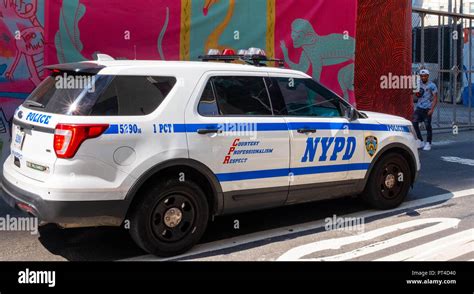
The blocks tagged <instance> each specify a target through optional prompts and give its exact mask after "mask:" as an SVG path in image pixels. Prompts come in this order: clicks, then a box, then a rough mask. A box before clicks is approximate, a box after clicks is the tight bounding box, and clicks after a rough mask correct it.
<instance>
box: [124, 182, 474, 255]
mask: <svg viewBox="0 0 474 294" xmlns="http://www.w3.org/2000/svg"><path fill="white" fill-rule="evenodd" d="M473 195H474V189H466V190H461V191H456V192H449V193H445V194H440V195H436V196H432V197H427V198H422V199H415V200H411V201H407V202H405V203H403V204H402V205H401V206H400V207H398V208H395V209H392V210H388V211H379V210H366V211H361V212H356V213H351V214H347V215H342V216H341V217H345V218H354V217H355V218H360V217H363V218H369V217H374V216H380V215H384V214H387V213H393V212H397V211H403V210H404V209H408V208H416V207H420V206H425V205H429V204H433V203H438V202H443V201H450V200H452V199H459V198H464V197H472V196H473ZM444 204H445V203H444ZM431 208H432V207H431ZM324 226H325V221H324V220H323V219H322V220H317V221H312V222H308V223H303V224H299V225H292V226H287V227H281V228H277V229H271V230H267V231H259V232H255V233H251V234H247V235H241V236H237V237H232V238H229V239H224V240H219V241H214V242H210V243H204V244H199V245H197V246H195V247H194V248H193V249H191V250H190V251H189V252H187V253H185V254H182V255H180V256H175V257H169V258H160V257H156V256H153V255H142V256H136V257H131V258H127V259H122V261H166V260H175V259H182V258H186V257H189V256H193V255H198V254H202V253H206V252H213V251H218V250H223V249H228V248H233V247H236V246H241V245H244V244H249V243H252V242H257V241H262V240H268V239H271V238H277V237H281V236H285V235H288V234H290V232H291V234H295V233H301V232H305V231H309V230H314V229H317V228H323V227H324Z"/></svg>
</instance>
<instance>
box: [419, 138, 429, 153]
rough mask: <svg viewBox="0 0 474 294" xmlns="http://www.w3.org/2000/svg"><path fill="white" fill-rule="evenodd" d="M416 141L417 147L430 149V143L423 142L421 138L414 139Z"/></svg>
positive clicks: (424, 149) (425, 149)
mask: <svg viewBox="0 0 474 294" xmlns="http://www.w3.org/2000/svg"><path fill="white" fill-rule="evenodd" d="M416 143H417V144H418V149H423V151H430V150H431V143H429V142H423V141H421V140H416Z"/></svg>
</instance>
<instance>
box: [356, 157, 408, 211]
mask: <svg viewBox="0 0 474 294" xmlns="http://www.w3.org/2000/svg"><path fill="white" fill-rule="evenodd" d="M411 178H412V177H411V171H410V167H409V165H408V162H407V160H406V159H405V158H404V157H403V156H401V155H399V154H396V153H390V154H387V155H385V156H384V157H382V158H381V159H380V160H379V161H378V162H377V163H375V166H374V169H373V170H372V172H371V174H370V176H369V180H368V181H367V185H366V187H365V190H364V192H363V194H362V199H364V201H365V202H367V203H368V204H369V205H371V206H373V207H375V208H378V209H391V208H395V207H398V206H399V205H400V204H401V203H402V202H403V201H404V200H405V198H406V196H407V194H408V191H409V189H410V186H411Z"/></svg>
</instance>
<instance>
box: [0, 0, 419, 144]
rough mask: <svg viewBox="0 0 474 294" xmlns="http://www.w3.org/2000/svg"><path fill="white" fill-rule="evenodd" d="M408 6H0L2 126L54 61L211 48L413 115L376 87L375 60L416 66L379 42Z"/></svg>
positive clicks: (341, 2) (265, 0)
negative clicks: (278, 63) (250, 53)
mask: <svg viewBox="0 0 474 294" xmlns="http://www.w3.org/2000/svg"><path fill="white" fill-rule="evenodd" d="M379 2H383V3H385V2H387V3H386V4H384V5H379V4H380V3H379ZM388 2H390V4H389V3H388ZM401 2H403V3H401ZM400 3H401V4H400ZM358 5H359V8H358ZM390 9H394V10H393V11H392V10H390ZM409 9H410V5H409V1H408V0H403V1H402V0H400V1H380V0H314V1H297V0H294V1H290V0H193V1H191V0H160V1H157V0H135V1H127V0H108V1H97V0H0V111H1V113H2V114H3V113H4V115H3V116H4V117H5V118H3V120H8V119H10V118H11V117H12V114H13V113H14V110H15V109H16V107H17V106H18V105H19V104H20V103H21V102H22V101H23V100H24V99H25V98H26V97H27V96H28V94H29V93H30V92H31V91H32V90H33V88H34V87H35V86H36V85H38V83H39V82H40V81H41V78H42V77H43V76H44V74H45V72H44V70H43V65H45V64H55V63H63V62H74V61H81V60H89V59H94V56H95V54H96V53H105V54H109V55H111V56H113V57H115V58H126V59H135V58H136V59H152V60H196V59H197V58H198V56H199V55H201V54H204V53H205V52H207V50H208V49H210V48H217V49H223V48H233V49H236V50H237V49H241V48H249V47H260V48H264V49H265V50H266V52H267V55H269V56H271V57H276V58H281V59H284V60H285V62H286V66H287V67H288V68H292V69H298V70H301V71H304V72H306V73H308V74H309V75H311V76H312V77H313V78H314V79H316V80H318V81H320V82H321V83H323V84H325V85H326V86H328V87H330V88H331V89H332V90H333V91H335V92H337V93H338V94H340V95H341V96H343V97H344V98H345V99H346V100H348V101H350V102H351V103H353V104H356V102H357V105H358V106H359V107H361V108H363V109H370V110H376V111H384V112H391V113H396V114H400V115H403V116H405V117H409V116H410V115H411V113H409V110H408V109H407V108H405V107H404V106H400V103H399V102H400V101H396V97H395V96H396V95H397V94H395V93H392V94H390V95H392V96H393V98H389V99H391V100H390V102H389V106H388V108H387V107H386V104H385V100H386V99H385V97H384V96H383V95H385V94H383V93H379V92H377V91H378V90H377V89H375V88H374V87H377V86H378V85H379V82H378V80H377V82H375V79H378V78H379V76H376V74H377V73H378V71H377V70H378V69H380V66H379V65H377V64H374V62H375V61H377V62H380V63H381V64H382V65H383V66H382V67H383V68H384V69H387V68H390V67H391V66H395V67H396V68H399V69H400V71H403V70H404V69H405V67H406V66H408V64H410V63H411V58H410V55H409V54H410V53H409V51H408V52H406V53H407V56H406V57H404V58H405V59H407V60H405V59H404V58H402V57H400V56H399V55H400V54H399V53H394V51H395V49H394V48H399V47H400V46H398V47H390V45H392V44H391V43H390V42H387V40H385V39H384V38H382V37H380V32H381V31H380V30H381V29H382V30H383V31H384V32H386V33H388V34H397V33H396V32H395V33H393V32H392V33H390V32H389V30H390V27H391V26H392V25H393V24H394V23H395V24H398V26H397V28H398V29H401V30H403V29H405V28H404V25H403V24H402V22H403V21H408V20H407V19H404V18H402V19H400V15H402V16H405V14H409ZM357 15H359V17H358V18H356V16H357ZM387 16H389V17H387ZM374 20H375V21H376V23H374ZM356 24H357V25H356ZM379 26H380V27H379ZM356 27H357V30H358V32H357V52H358V53H357V55H358V56H360V58H359V57H358V58H359V60H356V58H355V51H356ZM392 31H393V30H392ZM406 32H408V33H409V32H410V30H409V28H408V29H407V30H406ZM406 32H401V33H400V34H401V35H400V36H398V35H396V36H395V37H396V40H397V41H396V43H395V44H396V45H400V44H402V47H403V46H404V45H403V44H407V43H409V42H410V40H411V37H410V36H409V35H408V36H406V35H405V34H406ZM404 38H405V39H404ZM391 39H393V38H391ZM391 39H390V40H391ZM390 40H389V41H390ZM384 42H385V43H386V44H385V43H384ZM359 43H360V44H359ZM374 44H377V46H376V47H377V50H374V47H373V45H374ZM379 50H382V51H383V52H379ZM387 56H388V57H390V58H387ZM392 57H395V58H392ZM408 60H409V61H408ZM407 62H408V63H407ZM366 63H367V64H369V65H373V66H371V67H369V68H367V67H366V66H365V64H366ZM358 65H359V66H358ZM407 68H409V66H408V67H407ZM354 69H356V74H355V77H356V82H355V85H356V89H354ZM357 71H359V72H357ZM369 82H370V83H373V85H372V84H371V85H369ZM354 90H355V91H356V93H357V95H355V94H354ZM359 93H360V94H359ZM382 94H383V95H382ZM390 95H389V96H390ZM356 96H357V101H356V98H355V97H356ZM359 96H360V97H359ZM392 96H390V97H392ZM397 99H400V97H398V98H397ZM407 101H408V100H407ZM0 118H1V116H0ZM3 123H4V124H5V122H3ZM0 126H1V125H0ZM7 129H8V128H7ZM0 131H1V128H0ZM1 135H2V134H1V132H0V136H1ZM0 139H1V138H0ZM3 145H5V144H3ZM0 152H1V150H0Z"/></svg>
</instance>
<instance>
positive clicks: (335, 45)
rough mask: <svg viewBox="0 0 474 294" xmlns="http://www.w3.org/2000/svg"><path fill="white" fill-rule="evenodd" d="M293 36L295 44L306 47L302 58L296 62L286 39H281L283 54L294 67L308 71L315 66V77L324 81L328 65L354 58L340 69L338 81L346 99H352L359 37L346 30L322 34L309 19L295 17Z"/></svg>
mask: <svg viewBox="0 0 474 294" xmlns="http://www.w3.org/2000/svg"><path fill="white" fill-rule="evenodd" d="M291 38H292V39H293V46H294V47H295V48H302V49H303V52H302V53H301V56H300V60H299V62H298V63H294V62H292V61H291V60H290V58H289V56H288V48H287V47H286V44H285V41H281V42H280V46H281V50H282V52H283V57H284V59H285V62H286V63H287V64H288V66H289V67H290V68H292V69H296V70H300V71H302V72H307V71H308V70H309V68H310V66H311V67H312V69H313V78H314V79H315V80H316V81H318V82H319V81H320V79H321V72H322V70H323V67H324V66H330V65H336V64H341V63H345V62H350V63H349V64H348V65H346V66H344V67H343V68H341V69H340V70H339V73H338V82H339V85H340V87H341V89H342V92H343V93H344V99H345V100H347V101H349V91H354V50H355V40H354V38H352V37H349V36H345V35H343V34H330V35H326V36H320V35H318V34H316V32H315V31H314V29H313V27H312V25H311V24H310V23H309V22H308V21H307V20H305V19H301V18H298V19H295V20H294V21H293V23H292V24H291Z"/></svg>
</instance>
